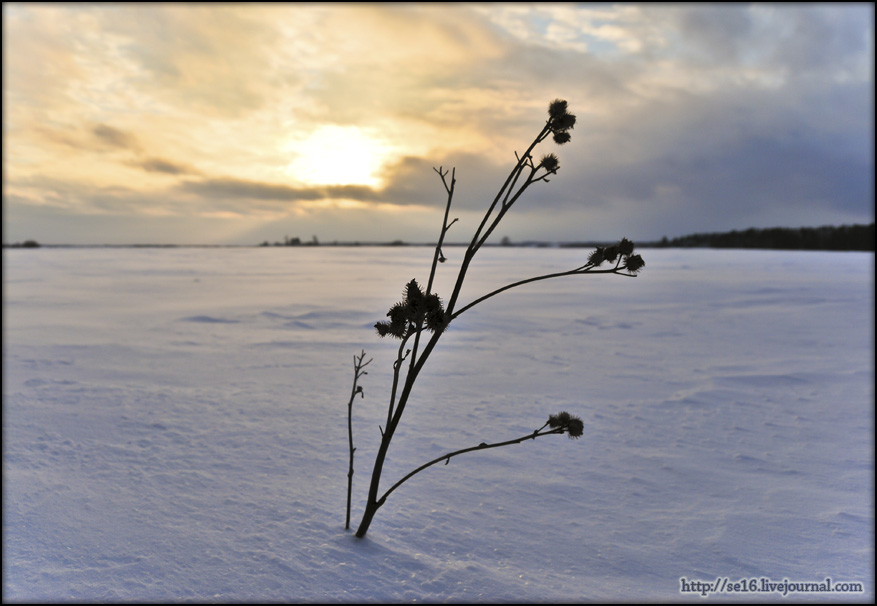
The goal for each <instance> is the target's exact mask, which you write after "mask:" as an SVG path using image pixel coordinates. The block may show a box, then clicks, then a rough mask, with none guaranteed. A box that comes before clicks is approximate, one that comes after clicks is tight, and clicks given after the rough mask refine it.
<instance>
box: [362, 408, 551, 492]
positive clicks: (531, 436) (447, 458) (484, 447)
mask: <svg viewBox="0 0 877 606" xmlns="http://www.w3.org/2000/svg"><path fill="white" fill-rule="evenodd" d="M542 427H543V428H544V427H545V426H544V425H543V426H542ZM564 431H566V430H565V429H564V428H563V427H556V428H554V429H549V430H548V431H542V429H537V430H536V431H534V432H533V433H528V434H527V435H525V436H521V437H520V438H515V439H513V440H506V441H505V442H495V443H493V444H487V443H485V442H482V443H481V444H479V445H478V446H470V447H469V448H462V449H460V450H455V451H454V452H449V453H447V454H443V455H442V456H440V457H436V458H435V459H433V460H432V461H430V462H429V463H424V464H423V465H421V466H420V467H418V468H417V469H415V470H413V471H412V472H410V473H409V474H408V475H406V476H405V477H404V478H402V479H401V480H399V481H398V482H396V483H395V484H393V485H392V486H391V487H390V489H389V490H387V492H385V493H384V496H382V497H381V499H380V501H379V503H380V504H381V505H382V504H383V503H384V501H386V500H387V497H388V496H390V493H391V492H393V491H394V490H396V489H397V488H399V486H401V485H402V484H404V483H405V481H406V480H408V479H410V478H411V477H412V476H414V475H416V474H418V473H420V472H421V471H423V470H424V469H426V468H427V467H432V466H433V465H435V464H436V463H439V462H441V461H445V465H447V464H448V463H450V462H451V458H452V457H456V456H457V455H461V454H464V453H467V452H472V451H473V450H488V449H490V448H499V447H500V446H509V445H511V444H520V443H521V442H523V441H524V440H535V439H536V438H540V437H542V436H547V435H551V434H557V433H563V432H564Z"/></svg>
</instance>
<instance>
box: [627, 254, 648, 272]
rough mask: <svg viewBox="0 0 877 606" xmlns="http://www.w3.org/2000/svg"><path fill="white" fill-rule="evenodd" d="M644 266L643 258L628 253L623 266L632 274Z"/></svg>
mask: <svg viewBox="0 0 877 606" xmlns="http://www.w3.org/2000/svg"><path fill="white" fill-rule="evenodd" d="M645 266H646V262H645V261H643V258H642V257H641V256H639V255H630V256H629V257H628V258H627V263H625V266H624V268H625V269H626V270H627V271H629V272H630V273H632V274H635V273H637V272H638V271H640V270H641V269H642V268H643V267H645Z"/></svg>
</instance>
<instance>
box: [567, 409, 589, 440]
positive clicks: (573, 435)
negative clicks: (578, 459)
mask: <svg viewBox="0 0 877 606" xmlns="http://www.w3.org/2000/svg"><path fill="white" fill-rule="evenodd" d="M566 432H567V435H569V437H570V439H573V440H577V439H578V438H580V437H582V434H584V433H585V423H584V422H583V421H582V420H581V419H580V418H578V417H576V416H572V415H570V419H569V421H568V422H567V424H566Z"/></svg>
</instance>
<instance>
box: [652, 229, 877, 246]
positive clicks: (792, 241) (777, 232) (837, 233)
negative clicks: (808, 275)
mask: <svg viewBox="0 0 877 606" xmlns="http://www.w3.org/2000/svg"><path fill="white" fill-rule="evenodd" d="M650 246H656V247H662V248H663V247H666V248H764V249H779V250H858V251H873V250H874V223H871V224H870V225H841V226H839V227H836V226H823V227H799V228H797V229H795V228H788V227H771V228H767V229H756V228H754V227H753V228H750V229H746V230H743V231H736V230H734V231H729V232H723V233H702V234H691V235H688V236H682V237H679V238H673V239H669V240H668V239H667V238H666V237H664V238H662V239H661V241H660V242H655V243H653V244H650Z"/></svg>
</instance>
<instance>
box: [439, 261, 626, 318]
mask: <svg viewBox="0 0 877 606" xmlns="http://www.w3.org/2000/svg"><path fill="white" fill-rule="evenodd" d="M580 274H618V275H619V276H627V277H628V278H635V277H636V274H626V273H623V272H622V271H621V270H620V269H619V268H618V267H614V268H612V269H594V268H593V266H589V265H583V266H582V267H578V268H576V269H571V270H569V271H561V272H556V273H552V274H545V275H543V276H535V277H533V278H527V279H526V280H519V281H518V282H513V283H511V284H506V285H505V286H503V287H501V288H497V289H496V290H494V291H492V292H489V293H487V294H486V295H484V296H481V297H478V298H477V299H475V300H474V301H472V302H471V303H469V304H467V305H466V306H464V307H463V308H461V309H459V310H458V311H456V312H454V313H453V314H452V315H451V319H452V320H453V319H454V318H456V317H457V316H459V315H460V314H461V313H463V312H464V311H466V310H467V309H469V308H471V307H475V306H476V305H478V304H479V303H481V302H482V301H484V300H486V299H489V298H490V297H493V296H496V295H498V294H499V293H501V292H505V291H507V290H509V289H511V288H515V287H516V286H523V285H524V284H529V283H530V282H539V281H540V280H549V279H551V278H562V277H564V276H576V275H580Z"/></svg>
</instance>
